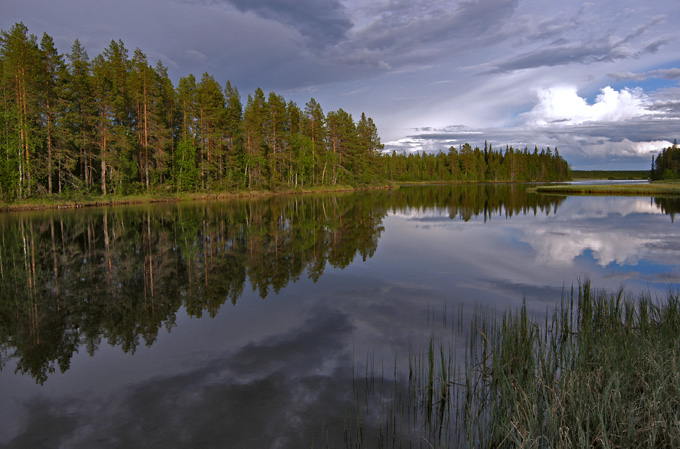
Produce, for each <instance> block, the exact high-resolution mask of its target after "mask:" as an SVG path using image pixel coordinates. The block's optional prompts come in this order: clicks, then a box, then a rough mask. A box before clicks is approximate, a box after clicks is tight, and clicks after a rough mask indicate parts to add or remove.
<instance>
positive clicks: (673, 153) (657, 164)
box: [651, 140, 680, 180]
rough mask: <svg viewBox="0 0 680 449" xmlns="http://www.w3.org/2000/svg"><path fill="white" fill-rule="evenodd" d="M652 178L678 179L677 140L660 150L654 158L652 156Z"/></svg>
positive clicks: (679, 164)
mask: <svg viewBox="0 0 680 449" xmlns="http://www.w3.org/2000/svg"><path fill="white" fill-rule="evenodd" d="M651 178H652V180H659V179H680V148H679V147H678V141H677V140H675V141H674V142H673V146H671V147H668V148H666V149H664V150H663V151H661V153H660V154H659V155H658V156H657V157H656V159H654V157H653V156H652V176H651Z"/></svg>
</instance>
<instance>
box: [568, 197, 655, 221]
mask: <svg viewBox="0 0 680 449" xmlns="http://www.w3.org/2000/svg"><path fill="white" fill-rule="evenodd" d="M558 212H559V213H560V214H568V215H569V216H571V218H572V219H574V220H583V219H589V218H602V217H607V216H609V215H611V214H617V215H620V216H622V217H625V216H627V215H631V214H654V215H663V214H664V213H663V211H662V210H661V208H660V207H659V206H657V205H656V204H654V201H653V200H652V199H651V198H646V197H587V198H579V201H577V202H575V201H571V202H570V201H567V202H565V203H564V204H563V205H562V206H560V208H559V210H558Z"/></svg>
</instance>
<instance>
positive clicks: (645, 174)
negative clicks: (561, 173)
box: [571, 170, 650, 180]
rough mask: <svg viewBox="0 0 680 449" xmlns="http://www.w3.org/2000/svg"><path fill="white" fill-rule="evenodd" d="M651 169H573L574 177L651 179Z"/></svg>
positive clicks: (572, 174)
mask: <svg viewBox="0 0 680 449" xmlns="http://www.w3.org/2000/svg"><path fill="white" fill-rule="evenodd" d="M649 175H650V171H649V170H572V171H571V177H572V179H609V180H623V179H649Z"/></svg>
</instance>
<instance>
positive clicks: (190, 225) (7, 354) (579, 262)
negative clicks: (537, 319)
mask: <svg viewBox="0 0 680 449" xmlns="http://www.w3.org/2000/svg"><path fill="white" fill-rule="evenodd" d="M678 206H679V203H678V201H677V200H669V199H654V198H648V197H620V198H617V197H607V198H605V197H569V198H563V197H557V196H538V195H533V194H529V193H527V192H526V188H525V187H524V186H518V185H514V186H509V185H499V186H492V185H488V186H479V185H477V186H421V187H408V188H402V189H399V190H396V191H375V192H360V193H356V194H338V195H323V196H299V197H280V198H271V199H266V200H262V199H260V200H247V201H246V200H244V201H230V202H221V203H193V204H172V205H158V206H155V205H154V206H152V205H148V206H140V207H120V208H109V209H90V210H76V211H55V212H41V213H32V214H28V213H26V214H7V215H1V216H0V345H1V347H0V366H1V367H2V371H0V447H7V448H19V447H31V448H40V447H46V448H47V447H49V448H53V447H65V448H70V447H74V448H80V447H83V448H85V447H164V448H165V447H230V448H231V447H233V448H241V447H242V448H246V447H247V448H254V447H257V448H267V447H272V448H274V447H312V446H313V445H314V447H320V446H321V443H322V442H323V444H324V445H326V444H327V445H328V446H330V447H345V442H344V440H343V429H344V428H345V427H346V425H347V424H346V420H347V416H348V408H349V409H351V408H352V405H351V404H352V403H353V401H354V393H353V389H352V384H353V379H355V378H356V377H357V375H356V373H357V372H364V373H365V372H368V371H369V370H370V371H372V372H373V374H372V376H373V377H378V378H380V379H386V380H387V381H389V380H390V379H394V377H395V376H396V377H399V375H400V373H401V370H402V369H404V366H405V364H406V363H407V361H406V360H405V359H406V358H407V357H408V354H409V352H410V351H413V350H414V349H413V348H417V347H420V346H422V345H426V344H427V342H428V341H429V338H430V337H431V336H432V335H437V336H440V335H449V336H451V335H453V337H451V338H459V337H458V334H457V333H455V332H453V331H452V329H453V327H454V323H465V322H469V315H471V314H472V313H473V312H474V311H475V310H479V309H480V308H484V309H486V308H488V309H495V310H499V311H503V310H506V309H508V308H515V307H517V306H518V305H520V304H521V303H522V301H523V300H526V302H527V304H528V306H529V308H530V309H531V310H534V311H535V312H536V313H544V312H545V311H546V310H549V309H552V308H553V307H554V306H555V305H556V304H558V303H559V301H560V298H561V296H562V293H563V291H564V290H565V289H566V290H569V289H570V288H571V286H572V285H578V281H579V279H584V278H585V277H589V278H590V279H591V280H592V283H593V285H594V286H598V287H604V288H608V289H618V288H620V287H622V286H624V287H625V288H626V290H627V291H630V292H631V293H637V292H641V291H642V292H649V293H650V294H651V295H653V296H655V295H659V296H663V294H664V293H665V292H666V291H667V290H668V289H669V288H676V287H677V285H678V283H679V281H680V243H679V242H680V239H679V238H678V237H680V229H679V228H678V225H677V224H675V223H674V218H675V217H674V214H675V213H676V212H677V210H678V208H679V207H678ZM454 334H455V335H454ZM462 345H464V343H462ZM367 367H368V368H367ZM369 421H370V419H368V417H366V422H369ZM367 426H368V424H367Z"/></svg>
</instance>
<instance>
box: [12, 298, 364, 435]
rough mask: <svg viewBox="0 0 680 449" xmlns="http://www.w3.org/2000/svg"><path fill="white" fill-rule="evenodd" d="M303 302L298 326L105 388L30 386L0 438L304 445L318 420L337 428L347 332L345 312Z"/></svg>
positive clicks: (347, 372)
mask: <svg viewBox="0 0 680 449" xmlns="http://www.w3.org/2000/svg"><path fill="white" fill-rule="evenodd" d="M310 312H311V313H310V314H309V315H308V317H307V319H306V320H305V322H304V323H303V325H302V326H301V327H300V328H296V329H291V330H290V331H288V332H285V333H283V334H280V335H276V336H272V337H268V338H265V339H263V340H262V341H259V342H251V343H248V344H245V345H244V346H242V347H241V348H240V349H239V350H238V351H236V352H235V353H233V354H214V356H213V357H212V358H211V359H209V360H206V361H205V362H203V363H201V364H199V365H197V366H195V367H192V369H190V370H189V371H186V372H182V373H168V374H165V375H158V376H155V377H152V378H149V379H147V380H144V381H142V382H139V383H134V384H130V385H127V386H125V387H123V388H121V389H119V390H118V391H116V392H115V393H114V394H112V395H110V396H109V397H104V398H98V397H95V398H94V399H93V397H92V396H90V395H86V394H81V395H78V396H72V397H68V396H64V397H56V398H53V399H52V398H48V397H46V395H45V396H36V397H34V398H32V399H30V400H28V401H27V402H26V403H25V404H23V405H25V407H26V409H25V419H24V425H23V428H22V429H21V433H19V434H18V435H15V436H14V438H13V439H12V440H10V441H8V442H7V443H8V445H9V447H35V445H33V444H31V443H34V442H35V441H34V436H35V435H40V439H41V442H43V443H44V444H45V445H44V447H73V448H79V447H83V448H86V447H148V448H156V447H157V448H167V447H272V448H274V447H308V446H309V444H310V443H311V435H316V434H317V433H319V432H320V429H322V428H323V426H324V423H327V424H331V423H333V424H335V425H334V426H333V427H332V428H333V429H340V430H341V429H342V421H341V420H342V418H343V416H342V413H343V412H344V410H345V408H344V406H345V403H346V400H347V397H351V395H350V394H349V392H348V391H347V386H348V385H349V386H351V376H352V373H351V369H350V368H348V367H349V366H350V358H351V353H350V352H349V348H347V343H346V342H347V341H348V340H349V339H350V338H351V337H350V336H351V334H352V332H353V327H352V324H351V321H350V317H348V316H347V315H345V314H344V313H341V312H338V311H335V310H332V309H328V308H326V307H323V306H319V307H316V308H315V309H314V310H312V311H310ZM227 335H228V332H227ZM336 410H337V411H339V412H340V414H339V415H338V416H335V414H333V413H330V412H332V411H336ZM131 417H134V419H133V418H131ZM336 419H337V420H339V421H340V423H339V424H338V423H334V420H336ZM336 438H341V435H340V436H336ZM338 441H341V440H338Z"/></svg>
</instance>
